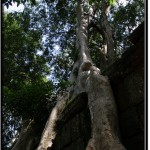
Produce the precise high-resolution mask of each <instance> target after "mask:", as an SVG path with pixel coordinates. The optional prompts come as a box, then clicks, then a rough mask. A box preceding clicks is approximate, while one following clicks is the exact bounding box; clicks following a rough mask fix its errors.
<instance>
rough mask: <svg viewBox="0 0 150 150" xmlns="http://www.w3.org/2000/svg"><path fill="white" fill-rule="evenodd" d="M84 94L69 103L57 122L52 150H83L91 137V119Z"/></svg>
mask: <svg viewBox="0 0 150 150" xmlns="http://www.w3.org/2000/svg"><path fill="white" fill-rule="evenodd" d="M87 101H88V98H87V95H86V93H82V94H80V95H79V96H78V97H77V98H76V99H75V100H74V101H72V102H70V103H69V104H68V106H67V107H66V109H65V110H64V111H63V115H62V118H61V120H60V121H59V122H57V130H58V134H57V137H56V140H55V141H54V145H53V147H52V150H85V148H86V146H87V144H88V140H89V139H90V137H91V118H90V111H89V109H88V105H87Z"/></svg>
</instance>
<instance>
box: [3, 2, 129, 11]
mask: <svg viewBox="0 0 150 150" xmlns="http://www.w3.org/2000/svg"><path fill="white" fill-rule="evenodd" d="M118 2H119V3H122V4H123V6H125V5H126V3H127V0H118ZM23 9H24V5H23V4H20V5H19V6H18V7H17V3H12V6H9V8H8V9H7V7H6V6H4V11H6V12H14V11H17V12H22V11H23Z"/></svg>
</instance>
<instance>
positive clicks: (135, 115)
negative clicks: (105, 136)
mask: <svg viewBox="0 0 150 150" xmlns="http://www.w3.org/2000/svg"><path fill="white" fill-rule="evenodd" d="M143 25H144V24H143ZM143 25H141V26H140V29H139V30H136V33H135V38H134V35H133V36H131V37H130V38H131V41H132V42H133V43H134V44H135V45H134V46H132V47H130V48H129V49H128V50H127V51H126V52H125V53H124V54H123V56H122V58H121V59H120V60H118V61H116V62H115V63H114V64H112V65H111V66H110V67H109V68H108V69H107V70H105V71H104V72H103V74H104V75H107V76H109V79H110V83H111V86H112V89H113V92H114V96H115V100H116V103H117V106H118V116H119V124H120V134H121V137H122V143H123V144H124V146H125V147H126V148H127V150H144V105H145V101H144V35H143V29H142V28H143ZM138 32H140V34H138ZM87 100H88V97H87V95H86V94H85V93H82V94H81V95H79V97H77V98H76V100H75V101H72V102H71V103H69V104H68V106H67V107H66V109H65V110H64V111H63V115H62V119H61V120H60V121H59V122H58V131H59V132H58V135H57V137H56V140H55V141H54V145H53V148H52V149H53V150H85V148H86V146H87V143H88V140H89V139H90V137H91V119H90V112H89V109H88V106H87Z"/></svg>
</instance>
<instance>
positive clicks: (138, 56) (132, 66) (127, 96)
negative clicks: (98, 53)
mask: <svg viewBox="0 0 150 150" xmlns="http://www.w3.org/2000/svg"><path fill="white" fill-rule="evenodd" d="M129 38H130V41H131V42H133V44H134V45H133V46H132V47H130V48H129V49H127V50H126V52H125V53H124V54H123V55H122V58H121V59H120V60H118V61H117V62H115V63H114V64H113V65H112V66H110V67H109V68H108V69H107V71H105V72H104V74H106V75H108V76H109V79H110V82H111V85H112V88H113V92H114V96H115V99H116V102H117V105H118V114H119V122H120V131H121V136H122V142H123V144H124V145H125V147H126V148H127V150H144V104H145V103H144V23H142V24H141V25H140V26H139V27H138V28H137V29H136V30H135V31H134V32H133V34H132V35H131V36H130V37H129Z"/></svg>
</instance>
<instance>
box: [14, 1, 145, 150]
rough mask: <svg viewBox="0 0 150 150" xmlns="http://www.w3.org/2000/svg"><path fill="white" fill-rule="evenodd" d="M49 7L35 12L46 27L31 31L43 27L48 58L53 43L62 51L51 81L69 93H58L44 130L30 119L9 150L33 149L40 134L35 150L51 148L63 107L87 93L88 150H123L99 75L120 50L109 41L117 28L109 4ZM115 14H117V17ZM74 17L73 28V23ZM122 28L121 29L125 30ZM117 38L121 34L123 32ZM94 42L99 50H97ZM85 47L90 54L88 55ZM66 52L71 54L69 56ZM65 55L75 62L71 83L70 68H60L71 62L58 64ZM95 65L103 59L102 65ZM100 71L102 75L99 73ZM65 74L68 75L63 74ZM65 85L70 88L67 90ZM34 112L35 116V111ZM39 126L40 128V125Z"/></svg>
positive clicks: (113, 110) (55, 4) (54, 60)
mask: <svg viewBox="0 0 150 150" xmlns="http://www.w3.org/2000/svg"><path fill="white" fill-rule="evenodd" d="M47 4H48V6H47V7H46V9H45V10H44V9H43V8H44V7H45V6H44V5H43V4H42V5H40V7H39V8H38V9H40V11H39V12H41V13H39V14H38V15H39V18H40V17H41V18H40V19H41V20H42V19H43V18H45V15H46V17H47V18H48V23H47V22H45V21H41V22H40V23H41V24H40V25H39V23H37V24H35V22H34V21H32V22H31V23H32V24H33V27H34V28H35V26H34V25H36V28H41V26H42V25H43V26H42V27H44V28H43V29H45V30H44V31H43V34H45V35H46V36H48V38H47V39H46V40H47V41H46V42H45V43H44V46H45V47H47V48H49V49H48V52H50V53H51V54H52V52H51V49H52V48H53V47H54V46H55V45H53V43H55V44H56V43H57V44H58V45H59V47H60V49H61V50H63V52H62V53H60V54H56V55H55V56H57V57H54V58H52V61H51V62H50V63H49V64H50V65H53V67H54V68H57V69H55V70H56V71H55V72H54V77H57V79H56V78H55V80H57V81H58V85H57V86H60V87H61V88H60V89H61V90H62V89H64V88H66V87H67V86H68V88H67V91H66V92H63V93H60V94H58V93H57V103H56V105H55V107H54V108H53V109H52V111H50V116H49V119H48V121H47V123H46V126H45V128H44V130H43V125H38V126H37V122H38V119H36V121H35V120H34V121H33V120H31V119H29V118H28V121H27V123H26V124H24V126H23V128H22V131H21V132H20V136H19V138H18V141H17V142H16V144H15V146H14V147H13V149H15V150H17V149H34V148H36V146H37V145H38V143H39V140H40V139H39V137H40V134H41V132H42V130H43V134H42V136H41V141H40V144H39V146H38V148H37V149H38V150H41V149H47V148H48V147H49V148H50V147H52V144H53V140H54V139H55V137H56V135H57V132H56V131H55V127H56V121H57V120H58V119H59V117H60V114H61V112H62V111H63V109H64V108H65V106H66V102H67V101H71V100H72V99H74V98H75V97H76V96H77V95H79V94H80V93H81V92H86V93H87V95H88V105H89V108H90V113H91V118H92V138H91V139H90V141H89V144H88V145H87V150H88V149H91V148H93V149H125V148H124V147H123V145H122V144H121V142H120V140H119V137H118V131H117V130H116V129H117V126H118V124H117V111H116V104H115V100H114V97H113V93H112V90H111V86H110V84H109V81H108V78H107V77H105V76H103V75H102V74H101V73H102V71H103V70H104V69H105V68H106V67H107V66H109V65H110V64H112V63H113V62H114V61H115V59H116V54H117V51H116V49H117V48H118V46H117V45H118V43H117V44H116V43H115V41H114V39H113V30H112V25H115V23H114V24H111V23H112V22H113V21H114V20H109V21H108V19H109V9H110V6H111V1H110V2H106V1H105V0H102V1H100V2H97V1H94V0H92V1H89V2H88V1H83V0H79V1H72V2H69V1H67V0H66V1H63V2H62V1H58V2H55V1H51V2H48V1H47ZM74 5H76V7H77V11H76V12H77V13H75V9H73V8H74ZM129 6H130V5H129ZM112 7H114V6H112ZM41 8H42V9H41ZM128 10H129V9H128ZM131 10H132V9H131ZM45 11H47V12H45ZM118 12H119V11H118V10H117V11H116V16H117V13H118ZM33 16H37V14H36V13H35V14H34V15H32V17H31V18H32V19H36V17H33ZM75 16H76V18H77V22H76V21H75V19H74V18H75ZM141 16H142V15H141ZM39 18H38V19H39ZM114 18H115V17H114ZM116 18H117V17H116ZM139 18H140V17H139ZM54 20H55V21H54ZM118 20H119V19H117V21H118ZM114 22H115V21H114ZM133 22H134V21H133ZM122 26H123V27H124V24H123V25H122ZM129 27H130V25H129ZM75 28H76V34H75ZM116 30H118V28H116ZM94 31H96V32H98V33H96V32H94ZM117 32H118V31H117ZM120 33H123V31H121V32H120ZM119 35H121V34H119ZM67 39H69V40H67ZM74 39H76V44H74ZM98 42H99V43H100V44H98ZM119 44H122V41H119ZM47 45H48V46H47ZM89 47H90V48H91V49H92V50H93V51H92V52H91V55H90V52H89ZM97 47H98V48H97ZM70 49H71V50H72V51H71V52H70ZM94 49H96V50H94ZM45 52H47V51H45ZM66 54H68V55H69V56H68V58H70V60H72V59H74V62H75V63H74V65H73V68H72V72H71V74H70V78H69V79H68V73H69V72H70V69H68V67H70V66H67V65H64V66H63V64H66V62H68V60H69V59H68V60H67V59H62V58H61V57H60V56H63V58H65V55H66ZM98 59H101V60H100V61H101V63H100V61H99V60H98ZM64 61H65V63H64ZM94 63H95V65H94ZM62 66H63V67H62ZM61 67H62V68H61ZM99 68H102V69H101V70H100V69H99ZM58 69H59V71H61V73H60V72H59V71H58ZM66 69H67V71H66V72H65V70H66ZM66 75H67V76H66ZM63 80H65V82H62V81H63ZM66 80H69V84H66ZM64 83H65V84H64ZM66 85H67V86H66ZM42 86H43V85H42ZM64 86H65V87H64ZM56 88H57V87H56ZM31 89H32V88H31ZM30 91H32V90H29V92H27V93H30ZM24 92H25V90H24V89H23V90H22V93H24ZM15 99H16V98H15ZM19 99H20V98H19ZM35 110H39V108H36V109H35ZM19 112H20V111H19ZM95 114H96V115H95ZM34 115H35V114H33V116H34ZM97 116H101V120H99V119H97V118H98V117H97ZM38 123H39V122H38ZM40 123H41V122H40ZM42 124H44V123H43V122H42ZM36 127H38V129H39V128H40V134H39V135H36V133H37V131H38V129H37V128H36ZM22 141H23V142H22ZM35 141H36V142H35ZM100 141H101V142H100ZM35 143H36V144H35Z"/></svg>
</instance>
